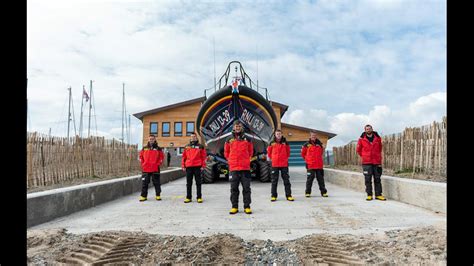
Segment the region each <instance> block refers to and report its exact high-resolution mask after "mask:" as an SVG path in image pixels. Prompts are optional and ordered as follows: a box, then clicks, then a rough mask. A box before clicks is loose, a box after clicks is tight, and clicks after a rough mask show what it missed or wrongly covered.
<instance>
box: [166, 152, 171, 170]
mask: <svg viewBox="0 0 474 266" xmlns="http://www.w3.org/2000/svg"><path fill="white" fill-rule="evenodd" d="M170 161H171V153H170V151H167V152H166V166H167V167H170Z"/></svg>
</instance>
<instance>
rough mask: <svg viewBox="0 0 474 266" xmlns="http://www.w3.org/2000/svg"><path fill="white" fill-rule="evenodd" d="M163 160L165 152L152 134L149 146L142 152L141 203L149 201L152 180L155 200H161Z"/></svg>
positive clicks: (149, 138)
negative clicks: (149, 188)
mask: <svg viewBox="0 0 474 266" xmlns="http://www.w3.org/2000/svg"><path fill="white" fill-rule="evenodd" d="M163 158H164V154H163V151H162V150H161V148H160V147H159V146H158V143H157V142H156V139H155V135H153V134H150V136H149V137H148V143H147V145H146V146H145V147H143V148H142V150H141V151H140V162H141V166H142V193H141V196H140V201H145V200H147V196H148V184H150V178H151V179H152V181H153V186H154V187H155V192H156V197H155V199H156V200H161V196H160V194H161V184H160V165H161V163H162V162H163Z"/></svg>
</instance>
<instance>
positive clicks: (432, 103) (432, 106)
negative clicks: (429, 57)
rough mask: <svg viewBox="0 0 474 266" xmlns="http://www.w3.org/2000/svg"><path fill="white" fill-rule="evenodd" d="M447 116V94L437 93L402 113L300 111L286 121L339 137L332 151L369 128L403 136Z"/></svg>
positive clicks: (379, 109)
mask: <svg viewBox="0 0 474 266" xmlns="http://www.w3.org/2000/svg"><path fill="white" fill-rule="evenodd" d="M445 115H446V93H445V92H435V93H431V94H429V95H426V96H422V97H420V98H418V99H416V100H415V101H413V102H411V103H409V104H408V105H406V106H405V107H404V108H403V109H393V110H392V109H391V108H390V107H388V106H382V105H380V106H374V107H373V108H372V109H371V110H370V111H369V112H368V113H367V114H362V113H339V114H336V115H329V114H328V113H327V112H326V111H325V110H314V109H311V110H302V109H297V110H294V111H292V112H289V113H288V114H286V115H285V117H284V121H285V122H288V123H291V124H296V125H301V126H306V127H310V128H315V129H319V130H323V131H329V132H332V133H336V134H337V136H336V137H334V138H333V139H331V140H330V141H329V144H328V147H329V148H332V147H334V146H341V145H345V144H347V143H348V142H349V141H351V140H356V139H357V138H358V137H359V136H360V134H361V133H362V132H363V131H364V126H365V125H366V124H370V125H372V126H373V128H374V130H375V131H378V132H379V133H381V134H383V135H387V134H393V133H398V132H401V131H403V129H405V127H414V126H422V125H427V124H430V123H432V122H433V121H441V118H442V117H443V116H445ZM320 121H323V122H322V123H321V122H320ZM322 125H324V126H322Z"/></svg>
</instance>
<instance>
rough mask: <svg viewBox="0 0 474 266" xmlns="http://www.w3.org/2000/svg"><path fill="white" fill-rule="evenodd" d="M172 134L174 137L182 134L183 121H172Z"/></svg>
mask: <svg viewBox="0 0 474 266" xmlns="http://www.w3.org/2000/svg"><path fill="white" fill-rule="evenodd" d="M174 135H175V136H176V137H181V136H183V123H182V122H174Z"/></svg>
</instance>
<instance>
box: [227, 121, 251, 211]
mask: <svg viewBox="0 0 474 266" xmlns="http://www.w3.org/2000/svg"><path fill="white" fill-rule="evenodd" d="M242 127H243V126H242V123H241V122H240V121H235V122H234V127H233V131H232V135H231V136H230V137H229V138H228V139H227V140H226V142H225V146H224V157H225V158H226V159H227V162H228V163H229V170H230V175H229V181H230V202H231V203H232V209H231V210H230V211H229V213H230V214H236V213H237V212H238V211H239V184H240V183H242V194H243V197H244V211H245V213H247V214H251V213H252V210H251V209H250V203H251V198H250V159H251V158H252V156H253V144H252V142H251V141H250V140H249V139H248V138H247V137H246V136H245V133H244V129H243V128H242Z"/></svg>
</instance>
